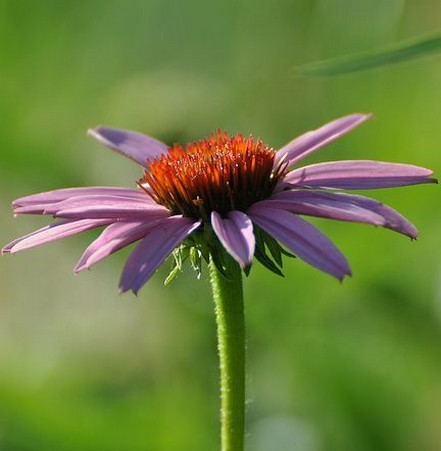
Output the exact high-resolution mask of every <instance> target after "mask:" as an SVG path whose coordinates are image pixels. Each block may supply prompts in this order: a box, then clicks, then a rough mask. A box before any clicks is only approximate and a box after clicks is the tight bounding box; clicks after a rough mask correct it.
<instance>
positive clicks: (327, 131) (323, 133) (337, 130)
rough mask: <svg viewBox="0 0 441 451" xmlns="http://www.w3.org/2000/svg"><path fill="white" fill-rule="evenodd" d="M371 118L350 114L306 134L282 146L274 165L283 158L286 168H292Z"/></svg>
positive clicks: (367, 115) (364, 115)
mask: <svg viewBox="0 0 441 451" xmlns="http://www.w3.org/2000/svg"><path fill="white" fill-rule="evenodd" d="M371 117H372V114H350V115H349V116H344V117H341V118H339V119H336V120H335V121H332V122H329V123H328V124H326V125H324V126H323V127H320V128H318V129H316V130H312V131H310V132H307V133H305V134H303V135H301V136H299V137H298V138H295V139H294V140H292V141H291V142H289V143H288V144H286V145H285V146H283V147H282V148H281V149H280V150H279V151H278V152H277V154H276V158H275V161H274V165H277V164H278V163H279V162H280V160H281V159H282V158H283V159H284V161H285V162H286V163H287V164H288V166H292V165H293V164H294V163H296V162H297V161H299V160H301V159H302V158H305V157H306V156H307V155H309V154H311V153H312V152H315V151H316V150H318V149H320V148H322V147H324V146H326V145H327V144H330V143H331V142H333V141H335V140H336V139H338V138H340V137H341V136H343V135H345V134H346V133H349V132H350V131H351V130H352V129H354V128H355V127H358V126H359V125H360V124H362V123H363V122H364V121H366V120H367V119H370V118H371Z"/></svg>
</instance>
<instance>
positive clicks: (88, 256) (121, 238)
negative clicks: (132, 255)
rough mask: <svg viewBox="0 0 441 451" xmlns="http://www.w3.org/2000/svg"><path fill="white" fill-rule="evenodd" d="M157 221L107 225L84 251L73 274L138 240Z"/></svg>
mask: <svg viewBox="0 0 441 451" xmlns="http://www.w3.org/2000/svg"><path fill="white" fill-rule="evenodd" d="M158 221H159V220H153V221H151V222H145V221H138V222H115V223H113V224H111V225H109V226H108V227H106V228H105V229H104V231H103V232H102V233H101V235H100V236H99V237H98V238H97V239H96V240H95V241H93V242H92V243H91V244H90V245H89V246H88V248H87V249H86V250H85V251H84V253H83V255H82V256H81V258H80V260H79V261H78V263H77V265H76V266H75V270H74V271H75V273H78V272H80V271H82V270H83V269H89V268H90V267H91V266H93V265H95V264H96V263H98V262H99V261H101V260H103V259H104V258H106V257H108V256H109V255H111V254H113V253H114V252H116V251H118V250H120V249H122V248H123V247H126V246H128V245H129V244H131V243H134V242H135V241H138V240H140V239H141V238H143V237H144V236H145V235H146V234H147V233H148V232H149V231H150V230H152V229H153V228H154V227H155V226H156V225H157V224H158Z"/></svg>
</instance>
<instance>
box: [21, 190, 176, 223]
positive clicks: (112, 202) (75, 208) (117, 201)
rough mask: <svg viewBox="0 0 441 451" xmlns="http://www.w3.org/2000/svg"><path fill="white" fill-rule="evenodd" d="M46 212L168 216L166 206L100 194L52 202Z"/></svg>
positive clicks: (131, 218)
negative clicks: (104, 196)
mask: <svg viewBox="0 0 441 451" xmlns="http://www.w3.org/2000/svg"><path fill="white" fill-rule="evenodd" d="M16 211H17V210H16ZM48 212H49V213H50V214H53V215H54V216H56V217H59V218H74V219H85V218H88V219H99V218H115V219H120V220H127V221H136V220H140V219H144V220H151V219H159V218H165V217H167V216H170V212H169V210H167V208H165V207H163V206H162V205H158V204H156V203H154V202H140V201H132V200H130V199H126V198H117V197H115V198H106V199H104V198H101V196H96V197H95V196H89V197H87V198H86V197H83V198H72V199H69V200H67V201H65V202H62V203H60V204H54V205H53V207H52V208H49V209H47V210H45V214H48Z"/></svg>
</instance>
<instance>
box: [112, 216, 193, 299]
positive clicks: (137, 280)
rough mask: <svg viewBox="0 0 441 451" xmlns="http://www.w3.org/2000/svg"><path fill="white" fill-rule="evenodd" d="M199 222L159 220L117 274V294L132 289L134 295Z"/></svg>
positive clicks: (178, 217) (183, 218)
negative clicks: (119, 277)
mask: <svg viewBox="0 0 441 451" xmlns="http://www.w3.org/2000/svg"><path fill="white" fill-rule="evenodd" d="M200 223H201V221H200V220H199V221H195V220H193V219H190V218H185V217H183V216H180V215H179V216H170V217H169V218H167V219H164V220H162V221H160V222H159V223H158V225H157V226H156V227H155V228H154V229H153V230H152V231H151V232H150V233H149V234H148V235H147V236H146V237H145V238H144V239H143V240H142V241H141V243H140V244H139V245H138V247H137V248H136V249H135V250H134V251H133V252H132V253H131V254H130V256H129V258H128V260H127V263H126V265H125V267H124V271H123V273H122V275H121V280H120V284H119V286H120V290H121V292H123V293H124V292H125V291H127V290H132V291H133V292H134V293H135V294H137V292H138V291H139V289H140V288H141V287H142V286H143V285H144V284H145V283H146V282H147V280H148V279H149V278H150V277H151V275H152V274H153V273H154V272H155V271H156V269H157V268H158V267H159V266H160V265H161V264H162V263H163V262H164V260H165V259H166V258H167V257H168V256H169V255H170V253H171V252H172V251H173V249H174V248H175V247H177V246H178V245H179V244H180V243H181V242H182V241H183V240H184V239H185V238H187V236H189V235H190V234H191V233H192V232H193V231H194V230H196V229H197V228H198V227H199V225H200Z"/></svg>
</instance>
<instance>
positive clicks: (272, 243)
mask: <svg viewBox="0 0 441 451" xmlns="http://www.w3.org/2000/svg"><path fill="white" fill-rule="evenodd" d="M369 117H370V115H366V114H352V115H349V116H346V117H343V118H340V119H337V120H335V121H333V122H330V123H328V124H326V125H325V126H323V127H321V128H319V129H317V130H314V131H310V132H308V133H306V134H304V135H302V136H300V137H298V138H296V139H294V140H293V141H291V142H290V143H288V144H287V145H286V146H284V147H282V148H281V149H280V150H278V151H274V150H273V149H272V148H270V147H268V146H265V145H264V144H263V143H262V142H261V141H260V140H254V139H253V138H252V137H249V138H245V137H243V136H242V135H240V134H238V135H235V136H232V137H230V136H228V134H227V133H225V132H222V131H218V132H217V133H215V134H213V135H211V137H209V138H208V139H205V140H202V141H197V142H193V143H190V144H187V145H186V146H185V147H182V146H180V145H174V146H172V147H168V146H167V145H165V144H163V143H161V142H159V141H157V140H155V139H153V138H151V137H148V136H145V135H142V134H139V133H135V132H131V131H126V130H118V129H111V128H106V127H97V128H95V129H93V130H90V131H89V134H90V135H91V136H92V137H94V138H96V139H97V140H98V141H100V142H101V143H102V144H104V145H105V146H107V147H110V148H111V149H113V150H116V151H117V152H119V153H121V154H123V155H125V156H127V157H129V158H131V159H132V160H134V161H135V162H137V163H138V164H140V165H141V166H142V168H143V171H144V173H143V176H142V178H141V179H140V180H139V181H138V189H129V188H110V187H88V188H67V189H60V190H56V191H49V192H46V193H40V194H35V195H32V196H27V197H23V198H20V199H17V200H15V201H14V202H13V208H14V213H15V215H20V214H43V215H52V216H53V217H55V218H59V219H60V220H59V221H58V222H54V223H53V224H50V225H49V226H47V227H44V228H42V229H40V230H37V231H35V232H33V233H30V234H29V235H26V236H24V237H21V238H18V239H16V240H14V241H12V242H11V243H9V244H8V245H6V246H5V247H4V248H3V252H9V253H15V252H18V251H21V250H24V249H28V248H31V247H34V246H38V245H40V244H44V243H47V242H50V241H54V240H56V239H59V238H64V237H67V236H70V235H74V234H76V233H79V232H83V231H86V230H90V229H94V228H98V227H104V230H103V232H102V233H101V235H100V236H99V237H98V238H97V239H96V240H95V241H93V242H92V243H91V244H90V245H89V246H88V248H87V249H86V250H85V252H84V253H83V255H82V256H81V258H80V260H79V262H78V263H77V266H76V267H75V271H76V272H79V271H81V270H83V269H86V268H90V267H91V266H92V265H94V264H95V263H97V262H99V261H100V260H102V259H104V258H105V257H107V256H109V255H110V254H112V253H114V252H116V251H118V250H119V249H122V248H123V247H126V246H128V245H129V244H131V243H134V242H136V241H140V243H139V244H138V246H137V247H136V248H135V249H134V251H133V252H132V254H131V255H130V256H129V258H128V260H127V263H126V265H125V268H124V270H123V273H122V276H121V280H120V289H121V291H123V292H124V291H127V290H132V291H133V292H135V293H136V292H137V291H138V290H139V289H140V288H141V287H142V285H144V283H145V282H147V280H148V279H149V278H150V277H151V276H152V274H153V273H154V272H155V271H156V269H157V268H158V267H159V266H160V265H161V264H162V263H163V262H164V260H165V259H166V258H167V257H168V256H169V255H170V254H171V253H172V252H173V251H174V250H175V249H177V248H179V249H180V251H181V252H180V254H179V255H180V256H181V257H182V256H184V258H185V257H186V256H188V255H191V252H192V251H194V250H195V249H196V254H194V252H193V256H194V255H198V256H199V257H203V258H205V259H207V258H208V256H209V255H211V256H212V257H213V258H214V260H215V261H216V262H217V264H218V265H219V266H220V267H222V252H225V251H226V252H227V253H229V254H230V255H231V256H232V257H233V258H234V259H235V260H236V261H237V262H238V263H239V265H240V266H241V268H242V269H244V270H245V271H248V270H249V268H250V265H251V263H252V260H253V257H256V258H257V259H258V260H260V261H261V262H262V263H263V264H264V265H265V266H267V267H268V268H270V269H271V270H273V271H275V272H280V269H279V266H280V265H281V255H282V254H287V255H290V254H289V252H292V253H293V254H295V255H296V256H297V257H299V258H300V259H302V260H304V261H305V262H307V263H309V264H311V265H313V266H315V267H316V268H318V269H320V270H322V271H324V272H326V273H328V274H331V275H332V276H334V277H336V278H337V279H339V280H342V279H343V278H344V277H345V276H346V275H349V274H350V273H351V272H350V269H349V265H348V263H347V261H346V259H345V257H344V256H343V255H342V254H341V252H340V251H339V250H338V249H337V247H336V246H335V245H334V244H333V243H332V242H331V241H330V240H329V239H328V238H327V237H326V236H325V235H323V234H322V233H321V232H320V231H319V230H318V229H317V228H316V227H315V226H313V225H312V224H310V223H309V222H307V221H305V220H304V219H303V218H302V217H301V216H318V217H323V218H329V219H337V220H341V221H351V222H361V223H367V224H372V225H375V226H382V227H386V228H389V229H392V230H395V231H396V232H399V233H402V234H404V235H408V236H409V237H411V238H416V236H417V234H418V232H417V230H416V229H415V227H414V226H413V225H412V224H411V223H410V222H409V221H408V220H407V219H406V218H404V217H403V216H401V215H400V214H399V213H398V212H396V211H395V210H393V209H392V208H390V207H388V206H386V205H383V204H382V203H380V202H378V201H376V200H373V199H370V198H367V197H363V196H360V195H353V194H347V193H342V192H340V190H352V189H372V188H386V187H395V186H404V185H415V184H421V183H430V182H436V180H435V179H432V178H430V176H431V175H432V171H430V170H428V169H424V168H421V167H418V166H413V165H408V164H398V163H384V162H379V161H369V160H346V161H332V162H326V163H318V164H312V165H309V166H303V167H300V168H294V169H292V167H293V166H294V165H295V164H296V163H298V162H299V161H300V160H301V159H303V158H304V157H306V156H307V155H309V154H310V153H312V152H314V151H316V150H318V149H320V148H321V147H323V146H325V145H326V144H329V143H330V142H332V141H334V140H336V139H338V138H339V137H341V136H342V135H344V134H346V133H348V132H349V131H351V130H352V129H353V128H355V127H356V126H358V125H360V124H361V123H362V122H364V121H365V120H367V119H368V118H369ZM281 244H282V245H283V246H284V247H282V246H281ZM286 249H288V250H289V252H287V250H286ZM268 252H269V254H270V255H269V254H268ZM179 255H178V257H179ZM179 258H180V257H179ZM177 261H178V260H177ZM178 266H179V265H178Z"/></svg>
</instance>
